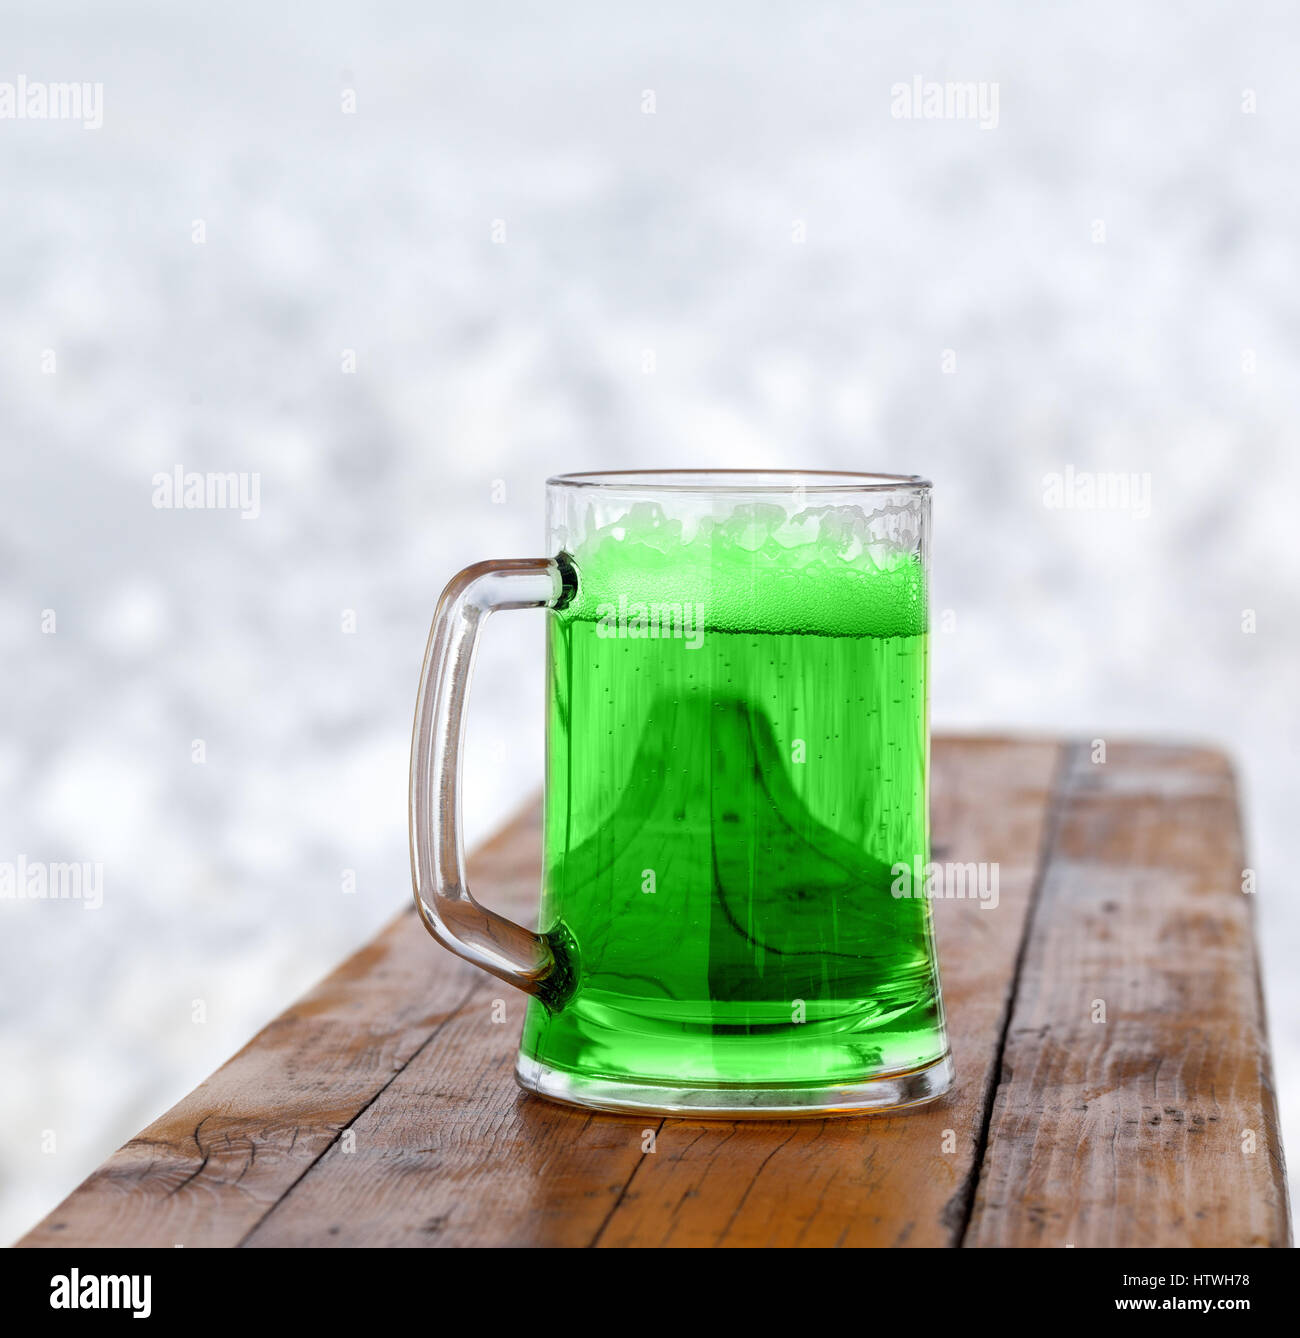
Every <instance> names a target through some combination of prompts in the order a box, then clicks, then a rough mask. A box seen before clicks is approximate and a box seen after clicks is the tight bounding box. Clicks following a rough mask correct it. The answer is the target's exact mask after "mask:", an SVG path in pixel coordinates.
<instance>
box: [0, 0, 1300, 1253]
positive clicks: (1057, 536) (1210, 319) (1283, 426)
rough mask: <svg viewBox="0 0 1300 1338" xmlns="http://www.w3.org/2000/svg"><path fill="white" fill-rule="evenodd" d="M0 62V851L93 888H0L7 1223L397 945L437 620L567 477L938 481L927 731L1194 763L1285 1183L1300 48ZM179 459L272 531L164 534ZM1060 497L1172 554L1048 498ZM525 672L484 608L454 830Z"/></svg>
mask: <svg viewBox="0 0 1300 1338" xmlns="http://www.w3.org/2000/svg"><path fill="white" fill-rule="evenodd" d="M5 38H6V41H5V46H4V52H3V57H2V58H0V59H2V60H3V67H0V82H6V81H7V82H11V83H12V82H15V81H16V80H17V79H18V77H19V76H20V75H24V76H26V78H27V79H29V80H46V81H51V82H58V81H83V80H84V81H90V82H100V83H102V85H103V126H102V128H101V129H98V130H85V129H83V128H82V127H81V125H80V124H74V123H69V122H67V121H37V120H13V119H10V120H0V180H2V181H3V183H4V189H3V190H2V191H0V236H2V237H3V244H2V245H0V298H2V306H0V311H2V312H3V317H2V319H0V406H2V407H0V413H2V414H3V420H2V421H3V428H4V434H3V440H4V449H3V455H2V457H0V470H2V474H0V486H3V495H4V498H5V507H4V514H5V522H4V525H3V527H2V528H0V564H2V569H3V573H4V580H3V583H2V585H0V638H2V642H0V645H2V647H3V653H4V666H5V668H4V675H5V676H4V691H3V701H4V711H5V728H4V730H3V735H2V738H0V786H2V787H3V795H2V803H0V815H2V816H0V860H14V859H16V858H17V857H18V855H19V854H23V855H25V857H26V858H27V859H29V860H88V861H101V862H102V863H103V864H104V868H105V872H104V878H105V887H104V905H103V908H102V909H101V910H99V911H97V912H88V911H86V910H84V909H83V908H82V907H81V906H80V905H79V904H77V903H76V902H62V903H30V902H15V901H7V902H0V933H2V937H0V972H2V973H3V981H4V986H5V987H4V990H3V996H2V1000H0V1003H2V1006H3V1010H4V1017H3V1027H2V1029H0V1072H3V1074H4V1075H5V1076H4V1081H3V1083H0V1126H2V1127H0V1234H2V1235H3V1237H4V1238H5V1239H12V1238H13V1237H14V1236H15V1235H17V1234H18V1233H19V1232H21V1231H23V1230H25V1229H26V1228H27V1227H29V1226H30V1225H32V1223H33V1222H34V1221H35V1220H36V1219H37V1218H38V1217H39V1216H41V1215H42V1214H43V1213H44V1212H45V1211H47V1210H48V1209H49V1208H50V1207H52V1206H53V1205H54V1203H55V1202H56V1201H57V1199H58V1198H59V1197H60V1196H62V1195H63V1194H64V1193H66V1192H67V1191H68V1190H70V1189H71V1188H72V1187H73V1186H74V1185H75V1184H76V1183H77V1182H78V1181H79V1180H80V1179H81V1178H82V1177H83V1176H84V1175H85V1174H86V1173H88V1172H89V1171H90V1170H91V1169H92V1168H93V1167H94V1166H95V1165H96V1164H97V1163H98V1162H99V1161H100V1160H102V1159H103V1158H104V1157H105V1156H106V1155H107V1154H108V1153H109V1152H111V1151H112V1150H113V1149H114V1148H115V1147H117V1146H118V1145H119V1144H120V1143H121V1142H123V1141H124V1140H125V1139H126V1138H128V1137H129V1136H130V1135H132V1134H133V1133H135V1132H136V1131H137V1130H138V1129H139V1128H140V1127H141V1126H143V1125H144V1124H145V1123H147V1122H148V1121H149V1120H151V1119H152V1118H154V1117H155V1116H157V1115H158V1114H160V1113H161V1112H162V1111H163V1110H164V1109H165V1108H166V1107H167V1106H168V1105H170V1104H171V1103H172V1102H173V1101H174V1100H176V1099H177V1098H179V1097H180V1096H181V1095H182V1094H183V1093H184V1092H186V1091H187V1090H188V1089H189V1088H191V1087H192V1086H193V1085H194V1084H196V1083H197V1082H198V1081H200V1080H201V1079H202V1078H203V1077H204V1076H206V1074H207V1073H209V1072H210V1071H211V1070H212V1069H213V1068H214V1067H216V1066H217V1065H218V1064H219V1063H220V1062H221V1061H223V1060H224V1059H225V1058H226V1057H227V1056H228V1055H229V1054H230V1053H231V1052H233V1050H235V1049H236V1048H237V1047H238V1046H239V1045H240V1044H242V1043H243V1041H245V1040H246V1039H247V1038H248V1037H249V1036H250V1035H251V1034H252V1033H253V1031H254V1030H255V1029H256V1028H257V1027H258V1026H260V1025H261V1024H262V1023H263V1022H265V1021H266V1020H267V1019H268V1018H270V1017H271V1016H272V1015H273V1014H274V1013H275V1012H276V1011H278V1010H279V1009H281V1008H282V1007H284V1006H285V1005H287V1004H288V1003H289V1002H290V1001H291V1000H292V999H293V998H294V997H295V996H297V995H298V994H299V993H301V992H302V991H303V990H304V989H305V988H307V987H308V986H309V985H311V984H312V983H313V981H314V980H315V979H317V978H318V977H319V976H320V975H322V974H323V973H324V972H325V971H326V970H327V969H328V968H329V967H331V966H332V965H333V964H334V963H336V962H337V961H338V960H339V959H340V958H341V957H342V956H343V955H344V954H345V953H346V952H347V951H348V950H349V949H351V948H353V947H355V946H357V945H358V944H359V943H361V942H362V941H363V940H364V939H365V938H366V937H367V936H368V935H369V934H370V933H371V932H372V931H373V930H375V929H376V928H377V927H378V926H379V925H380V924H381V923H382V922H383V921H385V920H386V919H387V918H388V917H389V916H390V915H391V914H392V913H394V912H395V911H397V910H398V909H400V908H401V907H402V906H403V905H404V904H405V902H406V899H407V898H408V896H409V881H408V872H407V852H406V830H405V807H404V805H405V793H404V791H405V781H406V750H407V738H408V733H407V732H408V728H409V723H410V716H411V711H412V707H413V698H414V690H415V680H416V674H417V671H418V667H419V659H420V655H421V652H422V650H423V645H424V638H425V635H426V632H427V624H428V620H429V618H430V616H431V614H432V611H433V606H434V603H435V600H436V597H437V594H438V592H439V590H440V588H441V586H442V585H443V583H444V582H445V580H446V579H447V578H448V577H449V576H450V575H451V574H452V573H453V572H454V571H455V570H456V569H457V568H458V567H460V566H462V565H464V564H465V563H467V562H469V561H472V560H475V559H478V558H482V557H487V556H527V555H535V554H536V553H537V552H538V551H539V547H540V542H541V529H542V511H541V498H542V482H543V479H544V478H545V477H546V475H547V474H549V473H552V472H557V471H561V470H577V469H593V468H617V467H620V466H621V467H634V466H669V465H679V466H684V465H696V466H708V465H717V466H741V465H758V466H781V465H785V466H798V467H820V468H836V467H842V468H850V469H862V468H868V469H878V470H890V471H898V472H919V473H924V474H926V475H928V476H930V477H931V478H932V479H933V480H934V481H935V484H936V515H935V530H936V551H935V562H936V568H937V586H936V606H937V608H938V609H951V610H953V611H954V614H955V626H954V630H952V631H950V632H947V633H944V634H942V635H941V636H939V637H938V638H937V645H936V680H935V696H934V720H935V724H936V727H938V728H943V727H945V726H949V727H961V728H968V727H970V728H977V727H989V728H994V729H1012V728H1025V729H1046V730H1051V731H1058V732H1066V733H1072V734H1075V735H1079V736H1081V737H1085V738H1093V737H1096V736H1099V735H1101V736H1109V737H1119V736H1121V735H1124V734H1140V735H1144V736H1159V737H1170V738H1191V739H1197V740H1209V741H1216V742H1219V743H1222V744H1224V745H1226V746H1227V747H1228V748H1229V749H1230V751H1231V752H1232V754H1233V755H1234V757H1235V758H1236V760H1237V763H1238V765H1239V767H1240V772H1241V779H1242V784H1243V790H1244V798H1245V802H1246V805H1247V810H1248V815H1249V824H1250V827H1249V840H1250V850H1251V858H1252V862H1253V864H1254V866H1255V867H1256V868H1257V869H1258V870H1259V887H1260V892H1259V898H1258V912H1259V916H1260V920H1261V943H1262V947H1263V953H1264V959H1265V970H1266V984H1267V989H1268V999H1269V1005H1270V1013H1271V1025H1272V1028H1273V1036H1274V1041H1275V1045H1276V1060H1277V1069H1278V1078H1279V1086H1280V1097H1281V1102H1282V1108H1283V1117H1284V1121H1285V1122H1286V1128H1287V1130H1288V1138H1289V1142H1290V1144H1291V1147H1292V1149H1293V1152H1294V1150H1295V1149H1297V1148H1300V1008H1298V1007H1297V1005H1298V1004H1300V975H1298V974H1297V971H1296V967H1295V963H1296V962H1297V960H1300V909H1298V908H1297V906H1296V903H1295V901H1294V899H1293V894H1292V889H1291V886H1290V880H1291V877H1292V876H1293V870H1294V868H1295V845H1294V842H1295V840H1296V835H1295V818H1294V813H1295V811H1296V807H1297V804H1298V803H1300V783H1298V782H1297V778H1296V770H1295V766H1294V764H1293V761H1292V759H1293V757H1294V755H1295V754H1296V752H1297V745H1298V744H1300V716H1298V714H1297V711H1296V709H1295V701H1294V698H1295V680H1296V668H1295V666H1296V658H1297V652H1298V651H1300V607H1298V606H1297V605H1298V600H1297V589H1298V588H1300V587H1298V586H1297V576H1298V575H1300V573H1298V571H1297V567H1298V565H1300V562H1298V558H1297V545H1296V533H1295V532H1296V528H1297V524H1298V522H1297V518H1296V498H1297V495H1298V493H1297V488H1298V485H1300V463H1297V456H1296V450H1295V446H1296V436H1297V431H1298V429H1300V403H1298V401H1297V394H1296V373H1295V368H1296V366H1297V363H1298V361H1300V314H1298V313H1297V306H1296V294H1297V292H1298V291H1300V276H1298V275H1297V258H1296V256H1297V252H1296V237H1297V236H1298V235H1300V192H1297V190H1296V185H1295V164H1296V162H1297V160H1300V114H1298V113H1300V86H1297V84H1296V81H1295V78H1294V70H1293V65H1294V59H1293V56H1294V51H1295V50H1296V42H1297V40H1298V39H1300V12H1298V11H1296V10H1295V9H1294V7H1292V6H1288V5H1285V4H1281V3H1279V4H1276V5H1274V4H1262V3H1233V4H1228V3H1222V4H1218V5H1210V4H1205V3H1199V2H1195V3H1188V0H1181V2H1180V3H1176V4H1175V3H1170V4H1164V5H1144V6H1134V5H1133V4H1131V3H1107V4H1097V3H1092V4H1087V5H1084V4H1081V3H1080V4H1076V5H1073V6H1070V7H1062V6H1054V7H1052V8H1051V9H1050V10H1038V9H1035V8H1034V7H1030V6H1026V5H1023V4H1016V3H1008V4H1005V5H975V4H960V5H957V4H953V5H930V6H926V7H918V6H916V5H912V4H898V5H885V4H847V3H841V4H823V3H816V2H815V0H804V3H801V4H797V5H796V4H769V3H758V2H756V0H746V3H743V4H740V3H736V4H724V3H714V4H711V5H701V4H698V3H691V4H682V3H676V0H672V2H668V0H665V3H660V4H657V5H639V6H626V5H624V6H610V5H607V4H599V3H565V2H563V0H552V2H551V3H547V4H544V5H543V4H524V3H515V4H501V3H485V2H483V0H480V3H477V4H476V5H473V6H461V5H451V4H446V3H436V2H435V3H416V2H415V0H406V2H404V3H371V4H367V5H358V4H355V3H348V4H342V3H337V0H318V3H314V4H311V5H306V4H303V5H298V6H287V5H267V4H262V3H259V4H253V3H248V0H226V3H223V4H222V5H220V6H202V7H200V6H189V7H186V9H185V10H184V11H183V10H182V9H181V7H179V6H176V5H168V4H164V3H161V0H159V2H158V3H153V4H147V3H129V2H127V0H117V2H116V3H98V4H93V3H81V4H71V3H58V2H57V0H41V2H40V3H35V2H34V0H31V2H26V3H16V2H14V0H11V3H10V4H8V5H7V6H6V13H5ZM916 75H920V76H922V77H923V78H924V79H926V80H935V81H947V80H959V81H989V82H992V81H996V82H997V84H998V87H999V122H998V125H997V128H996V129H992V130H981V129H980V128H979V127H978V126H977V124H975V123H974V122H972V121H963V120H910V121H909V120H902V119H898V118H895V117H893V116H891V87H892V86H893V85H894V84H896V83H905V82H910V81H911V80H912V79H913V77H914V76H916ZM346 90H353V91H354V94H355V111H354V112H348V111H345V96H346ZM647 90H650V91H653V94H654V113H653V114H646V113H645V112H644V111H643V107H644V106H645V105H646V102H645V98H644V94H645V93H646V92H647ZM1246 90H1252V92H1253V95H1254V97H1255V106H1256V110H1255V111H1254V112H1253V113H1250V112H1248V111H1244V110H1243V94H1244V92H1245V91H1246ZM196 220H201V221H202V223H203V229H204V232H205V238H206V239H205V240H203V241H202V242H196V241H195V240H194V236H195V227H194V225H195V222H196ZM495 220H502V221H504V224H505V240H504V242H503V243H502V242H499V241H494V239H493V226H494V221H495ZM1098 221H1101V222H1103V223H1104V229H1105V240H1104V242H1101V241H1098V240H1095V238H1096V236H1097V232H1096V229H1095V224H1096V223H1097V222H1098ZM799 225H802V229H800V227H799ZM801 230H802V234H803V238H804V239H803V240H802V241H800V240H798V239H797V238H798V236H799V234H800V231H801ZM498 235H499V234H498ZM47 350H52V351H53V353H54V355H55V356H54V363H53V367H54V370H52V371H51V370H50V361H49V358H48V355H47ZM345 350H354V351H355V359H356V370H355V372H351V373H348V372H345V371H344V370H343V360H344V351H345ZM646 350H653V353H654V370H653V372H649V373H647V372H646V371H644V370H643V366H644V365H645V364H644V358H643V355H644V353H645V351H646ZM945 350H952V351H953V353H954V354H955V370H954V371H952V372H950V373H949V372H945V371H944V370H943V365H942V359H943V357H944V351H945ZM1248 351H1249V352H1251V353H1253V355H1254V362H1253V370H1251V363H1250V359H1249V358H1244V355H1245V354H1246V353H1247V352H1248ZM178 465H180V466H182V467H184V468H185V469H187V470H198V471H215V470H222V471H226V470H232V471H250V472H252V471H255V472H257V473H258V474H260V476H261V515H260V516H259V517H258V518H257V519H256V520H248V521H245V520H243V519H241V517H240V515H239V514H238V512H236V511H230V510H227V511H168V510H157V509H155V508H154V507H153V506H152V505H151V496H152V491H153V488H152V478H153V475H154V474H155V473H159V472H170V471H172V470H173V469H175V467H176V466H178ZM1067 465H1071V466H1073V467H1074V468H1075V469H1076V470H1092V471H1121V472H1125V473H1129V472H1137V473H1149V474H1150V476H1151V512H1150V516H1149V517H1147V518H1138V517H1137V516H1135V515H1134V514H1133V513H1132V512H1125V511H1122V510H1120V511H1109V512H1087V511H1059V510H1052V509H1049V508H1047V507H1045V506H1044V504H1043V479H1044V476H1045V475H1046V474H1048V473H1051V472H1059V471H1063V470H1064V469H1065V467H1066V466H1067ZM498 480H501V481H504V489H505V493H504V501H500V502H498V501H495V500H494V487H495V488H497V489H498V494H499V486H500V485H498V484H497V481H498ZM46 609H52V610H54V611H55V613H56V616H57V631H56V632H55V633H54V634H44V633H42V630H41V619H42V611H43V610H46ZM1245 609H1253V610H1255V611H1256V616H1257V620H1258V630H1257V632H1255V633H1254V634H1245V633H1243V631H1242V612H1243V610H1245ZM345 610H353V611H355V617H356V631H355V633H351V634H349V633H346V632H344V631H343V630H342V620H343V617H344V611H345ZM540 655H541V649H540V616H538V617H533V616H532V615H528V616H524V615H518V616H516V617H513V618H511V619H509V620H501V621H500V622H498V623H494V624H493V627H492V629H491V630H490V633H489V636H488V642H487V645H486V647H485V649H484V653H483V656H482V659H481V668H480V672H479V676H478V679H477V686H476V698H475V718H474V723H473V726H472V731H471V733H472V739H471V767H470V773H469V786H470V817H471V833H470V834H471V835H474V834H479V835H481V834H483V833H484V832H485V831H486V830H487V829H488V828H489V827H490V826H491V825H492V823H493V821H494V820H495V818H496V817H497V816H498V815H500V814H501V813H502V812H503V810H505V809H507V808H509V807H510V806H511V805H513V804H514V803H515V802H516V801H518V800H520V799H522V798H523V796H524V795H525V794H526V793H527V792H528V791H529V790H530V789H531V788H532V787H533V786H534V785H535V784H536V783H537V781H538V779H539V776H540V755H541V709H542V698H541V660H540ZM196 739H202V740H204V742H205V745H206V755H207V760H206V762H205V763H204V764H202V765H196V764H195V763H193V762H192V761H191V745H192V742H193V741H194V740H196ZM346 869H353V870H355V871H356V879H357V891H356V893H355V894H354V895H345V894H344V893H343V892H342V891H341V887H342V881H343V871H344V870H346ZM440 964H441V959H440V957H439V952H438V949H436V948H435V947H434V945H433V944H432V943H431V944H430V950H429V970H430V971H436V970H438V969H439V966H440ZM196 1000H202V1001H203V1004H204V1007H205V1010H206V1021H204V1022H202V1023H198V1022H195V1021H194V1020H193V1019H194V1013H195V1010H194V1002H195V1001H196ZM47 1131H53V1133H54V1134H55V1140H54V1150H53V1151H48V1150H43V1149H45V1148H48V1147H49V1146H50V1143H49V1139H48V1137H47Z"/></svg>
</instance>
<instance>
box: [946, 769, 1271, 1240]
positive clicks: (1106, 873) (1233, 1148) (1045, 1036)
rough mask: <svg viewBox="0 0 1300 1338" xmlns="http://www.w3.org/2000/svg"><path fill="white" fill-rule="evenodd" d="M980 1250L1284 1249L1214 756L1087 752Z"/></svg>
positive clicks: (1014, 1063)
mask: <svg viewBox="0 0 1300 1338" xmlns="http://www.w3.org/2000/svg"><path fill="white" fill-rule="evenodd" d="M1057 818H1058V820H1057V823H1056V826H1055V831H1054V835H1053V839H1052V844H1051V848H1050V850H1049V852H1048V859H1047V864H1046V870H1045V878H1044V880H1043V886H1042V890H1041V893H1040V896H1039V900H1038V904H1037V906H1036V909H1035V914H1034V923H1033V926H1032V931H1031V933H1030V936H1029V939H1028V947H1027V951H1026V954H1025V958H1024V964H1023V968H1022V970H1021V973H1020V983H1019V987H1018V989H1017V991H1016V1001H1015V1008H1014V1010H1013V1012H1012V1017H1011V1024H1010V1027H1009V1029H1008V1034H1007V1044H1006V1048H1005V1050H1004V1053H1003V1057H1002V1080H1001V1082H1000V1083H999V1085H998V1091H997V1097H996V1100H995V1102H994V1107H993V1113H992V1121H991V1124H990V1129H989V1140H988V1148H987V1151H986V1153H985V1156H984V1163H983V1167H982V1170H981V1174H980V1180H979V1189H978V1193H977V1195H976V1201H975V1211H974V1214H973V1216H972V1219H971V1229H970V1231H969V1233H968V1235H967V1238H966V1244H968V1245H1056V1246H1065V1245H1074V1246H1076V1247H1084V1246H1116V1245H1149V1246H1159V1245H1170V1246H1178V1245H1192V1246H1204V1245H1282V1244H1285V1243H1286V1242H1287V1240H1288V1223H1287V1202H1286V1190H1285V1183H1286V1181H1285V1175H1284V1169H1283V1165H1282V1145H1281V1140H1280V1136H1279V1133H1278V1125H1277V1106H1276V1102H1275V1100H1274V1094H1273V1086H1272V1075H1271V1065H1270V1060H1269V1051H1268V1038H1267V1034H1266V1031H1265V1028H1264V1025H1263V1007H1262V1004H1261V1001H1260V991H1259V975H1258V971H1257V968H1256V955H1255V941H1254V935H1253V926H1252V920H1253V916H1252V914H1251V897H1250V895H1249V894H1247V893H1244V892H1243V890H1242V889H1243V874H1244V872H1245V869H1246V866H1247V860H1246V857H1245V853H1244V851H1243V848H1242V842H1241V834H1240V826H1239V819H1238V813H1237V802H1236V792H1235V786H1234V783H1233V777H1232V772H1231V769H1230V767H1229V766H1228V764H1227V762H1226V760H1225V759H1224V757H1223V756H1222V755H1221V754H1220V753H1217V752H1212V751H1209V750H1205V749H1191V748H1187V749H1171V748H1161V747H1152V746H1143V745H1140V744H1129V745H1119V746H1112V747H1111V748H1110V749H1109V750H1108V752H1107V755H1106V760H1105V762H1104V763H1103V764H1099V763H1097V762H1094V761H1093V758H1092V753H1091V751H1090V750H1088V749H1084V748H1075V749H1072V750H1071V752H1070V756H1069V762H1068V766H1067V769H1066V772H1065V775H1064V776H1063V777H1062V782H1061V786H1060V791H1059V800H1058V814H1057Z"/></svg>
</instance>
